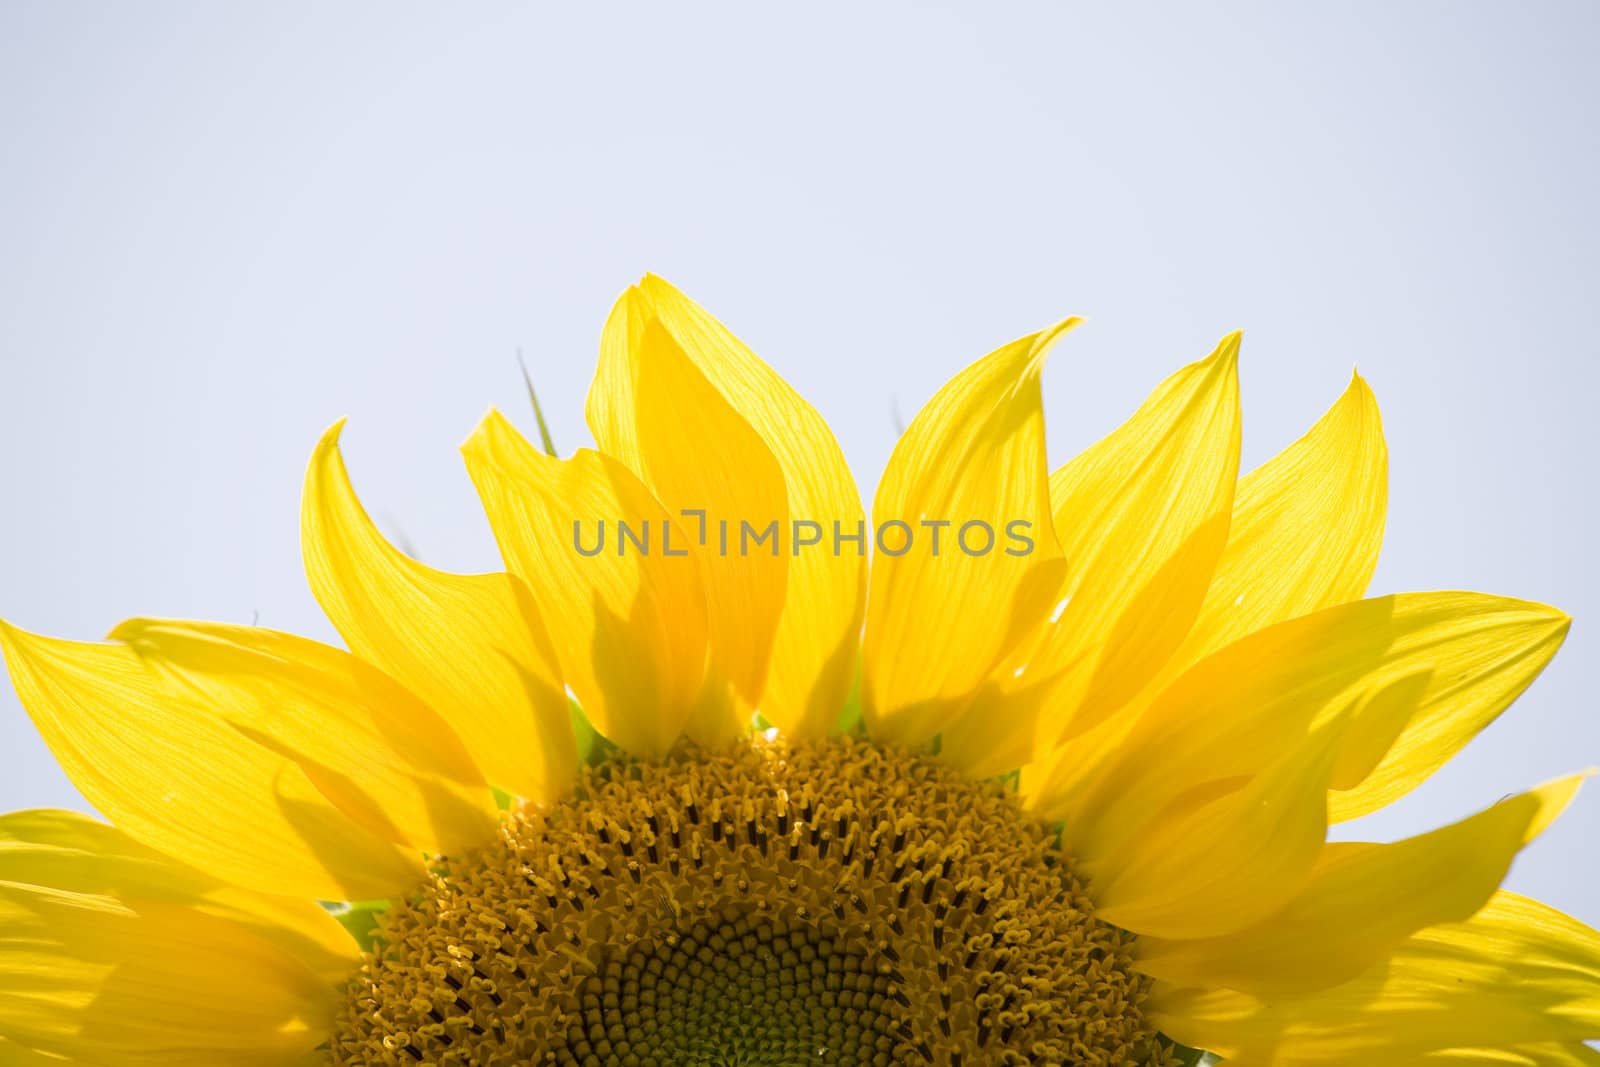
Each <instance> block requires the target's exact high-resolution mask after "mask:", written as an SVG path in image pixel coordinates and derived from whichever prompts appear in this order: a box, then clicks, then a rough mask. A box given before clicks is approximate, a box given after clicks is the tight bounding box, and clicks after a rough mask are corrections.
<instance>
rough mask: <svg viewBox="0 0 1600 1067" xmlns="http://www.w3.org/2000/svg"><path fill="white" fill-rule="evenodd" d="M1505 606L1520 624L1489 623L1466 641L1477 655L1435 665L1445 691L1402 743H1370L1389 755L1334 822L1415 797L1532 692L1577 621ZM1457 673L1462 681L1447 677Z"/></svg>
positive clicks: (1465, 651)
mask: <svg viewBox="0 0 1600 1067" xmlns="http://www.w3.org/2000/svg"><path fill="white" fill-rule="evenodd" d="M1504 603H1505V605H1506V611H1507V613H1508V615H1513V616H1515V617H1514V618H1506V619H1504V620H1503V621H1502V623H1501V624H1497V623H1495V622H1490V621H1488V620H1484V622H1485V625H1483V626H1482V627H1481V629H1480V628H1478V627H1476V626H1474V627H1473V628H1472V632H1470V633H1463V634H1462V635H1461V642H1462V643H1464V644H1466V643H1470V647H1467V648H1462V649H1460V653H1459V655H1453V656H1452V659H1451V661H1450V662H1448V663H1447V662H1440V661H1435V662H1433V663H1432V664H1430V666H1431V667H1432V669H1433V672H1434V675H1435V676H1436V677H1437V678H1438V684H1437V685H1435V686H1432V687H1430V692H1429V694H1428V699H1426V700H1423V701H1419V702H1418V706H1417V708H1416V710H1415V711H1414V713H1413V714H1412V715H1411V716H1409V717H1408V718H1407V719H1406V720H1405V724H1404V726H1403V727H1402V728H1401V729H1400V730H1399V731H1398V737H1393V738H1392V739H1390V738H1386V737H1385V736H1384V735H1383V734H1382V733H1381V732H1380V733H1379V734H1378V735H1377V736H1375V737H1372V738H1371V739H1370V742H1369V743H1370V744H1372V745H1377V744H1382V745H1383V747H1382V752H1383V755H1382V756H1381V757H1380V758H1377V759H1375V760H1374V761H1373V763H1374V764H1375V765H1374V766H1371V767H1370V768H1369V769H1368V770H1367V771H1366V773H1365V774H1363V775H1362V776H1361V777H1360V779H1359V780H1358V781H1355V782H1352V783H1348V784H1345V785H1343V786H1342V787H1341V789H1340V791H1339V792H1336V793H1334V794H1333V795H1332V796H1330V797H1329V798H1328V818H1329V819H1330V820H1331V821H1333V822H1344V821H1347V820H1349V819H1355V818H1358V817H1360V816H1362V815H1366V814H1368V813H1369V812H1373V811H1377V810H1378V809H1379V808H1381V807H1384V806H1385V805H1387V804H1389V803H1391V802H1393V801H1395V800H1397V799H1399V798H1400V797H1403V796H1405V795H1406V794H1407V793H1409V792H1411V790H1413V789H1415V788H1416V787H1417V786H1418V785H1420V784H1421V783H1422V782H1423V781H1424V780H1425V779H1426V778H1427V777H1428V776H1429V775H1431V774H1432V773H1433V772H1434V771H1436V770H1438V769H1439V768H1440V767H1442V766H1443V765H1444V763H1445V761H1447V760H1448V759H1449V758H1450V757H1451V756H1453V755H1455V754H1456V753H1457V752H1459V751H1460V750H1461V748H1462V747H1463V746H1464V745H1466V743H1467V742H1468V741H1471V740H1472V739H1473V738H1474V737H1476V736H1477V735H1478V733H1479V731H1481V730H1482V729H1483V728H1484V727H1486V726H1488V725H1489V724H1490V723H1491V722H1493V721H1494V720H1495V718H1496V716H1498V715H1499V714H1500V713H1501V712H1502V711H1504V710H1505V709H1506V708H1507V707H1509V706H1510V705H1511V702H1512V701H1514V700H1516V699H1517V697H1519V696H1520V695H1522V691H1523V690H1524V689H1526V688H1528V686H1529V685H1531V684H1533V680H1534V679H1535V678H1537V677H1538V676H1539V672H1540V671H1542V670H1544V666H1545V664H1547V663H1549V662H1550V660H1551V659H1552V658H1553V657H1554V656H1555V654H1556V650H1557V649H1559V648H1560V647H1561V644H1562V642H1563V641H1565V640H1566V637H1567V631H1568V630H1569V629H1570V628H1571V626H1572V620H1571V619H1570V618H1569V617H1568V616H1567V615H1566V614H1565V613H1564V612H1562V611H1559V610H1557V609H1555V608H1552V607H1548V606H1546V605H1544V604H1535V603H1531V602H1528V601H1506V602H1504ZM1464 625H1465V622H1464ZM1469 657H1470V658H1469ZM1453 667H1458V668H1459V671H1458V673H1454V674H1453V675H1451V674H1447V672H1449V671H1451V669H1452V668H1453ZM1439 689H1442V690H1443V692H1442V693H1436V692H1435V690H1439Z"/></svg>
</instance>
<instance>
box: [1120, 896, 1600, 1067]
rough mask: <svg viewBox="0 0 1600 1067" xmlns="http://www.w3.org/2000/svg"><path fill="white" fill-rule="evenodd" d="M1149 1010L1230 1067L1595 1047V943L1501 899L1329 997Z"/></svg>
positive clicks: (1201, 999)
mask: <svg viewBox="0 0 1600 1067" xmlns="http://www.w3.org/2000/svg"><path fill="white" fill-rule="evenodd" d="M1150 1010H1151V1018H1152V1021H1153V1022H1154V1023H1155V1024H1156V1025H1157V1026H1159V1027H1160V1028H1161V1030H1162V1031H1163V1032H1165V1033H1167V1034H1168V1035H1170V1036H1172V1037H1173V1038H1176V1039H1177V1040H1179V1041H1182V1042H1184V1043H1185V1044H1188V1045H1192V1046H1195V1047H1203V1048H1207V1049H1210V1050H1212V1051H1214V1052H1217V1053H1219V1054H1221V1055H1222V1057H1223V1058H1224V1060H1226V1061H1227V1062H1228V1063H1230V1064H1232V1063H1234V1062H1241V1063H1261V1064H1273V1065H1276V1067H1323V1065H1327V1067H1345V1065H1347V1064H1352V1063H1360V1064H1379V1065H1383V1067H1402V1065H1408V1064H1414V1063H1416V1062H1417V1061H1418V1059H1419V1058H1420V1057H1421V1056H1423V1055H1424V1054H1428V1053H1440V1052H1443V1051H1444V1050H1449V1049H1459V1050H1482V1049H1502V1050H1507V1049H1527V1048H1529V1047H1533V1048H1535V1049H1537V1048H1539V1047H1541V1046H1548V1045H1552V1044H1553V1045H1558V1046H1559V1045H1565V1044H1568V1043H1576V1042H1579V1041H1583V1040H1586V1039H1588V1040H1592V1039H1594V1038H1597V1037H1600V935H1597V934H1596V933H1595V931H1593V930H1591V929H1589V928H1588V927H1586V926H1584V925H1583V924H1582V923H1579V922H1578V921H1577V920H1575V919H1572V918H1569V917H1568V916H1566V915H1563V914H1562V913H1560V912H1558V911H1556V910H1555V909H1554V908H1550V907H1548V906H1546V905H1543V904H1540V903H1538V902H1536V901H1532V900H1528V899H1527V898H1525V897H1519V896H1517V895H1516V894H1513V893H1507V892H1504V891H1501V892H1500V893H1497V894H1496V895H1495V897H1494V899H1492V900H1491V901H1490V902H1489V904H1488V906H1486V907H1485V908H1484V909H1483V910H1482V911H1480V912H1479V913H1478V914H1477V915H1475V916H1473V917H1472V918H1471V919H1468V920H1467V921H1466V922H1462V923H1447V924H1444V925H1441V926H1433V927H1429V928H1428V929H1426V930H1423V931H1421V932H1420V933H1418V934H1416V935H1415V936H1413V937H1411V938H1408V939H1407V940H1406V941H1404V942H1402V943H1401V945H1400V946H1399V948H1398V949H1396V951H1395V952H1394V954H1393V955H1392V956H1391V957H1390V958H1389V959H1387V960H1386V961H1384V962H1382V963H1379V964H1378V965H1376V966H1374V967H1372V968H1370V969H1368V970H1367V971H1365V972H1363V973H1362V974H1361V976H1360V977H1358V978H1356V979H1354V980H1352V981H1349V982H1345V983H1343V984H1341V985H1337V986H1334V987H1332V988H1330V989H1325V990H1320V991H1318V992H1315V993H1307V994H1301V995H1291V996H1280V997H1271V998H1264V997H1257V996H1252V995H1250V994H1247V993H1240V992H1237V991H1234V990H1200V989H1194V988H1174V987H1171V986H1167V985H1163V984H1159V983H1158V984H1157V986H1156V987H1155V989H1154V990H1153V991H1152V995H1151V1001H1150ZM1446 1062H1448V1061H1446ZM1469 1062H1470V1060H1469ZM1512 1062H1515V1061H1512ZM1534 1062H1540V1061H1537V1060H1535V1061H1534ZM1547 1062H1557V1063H1558V1062H1560V1060H1550V1061H1547ZM1579 1062H1581V1061H1579Z"/></svg>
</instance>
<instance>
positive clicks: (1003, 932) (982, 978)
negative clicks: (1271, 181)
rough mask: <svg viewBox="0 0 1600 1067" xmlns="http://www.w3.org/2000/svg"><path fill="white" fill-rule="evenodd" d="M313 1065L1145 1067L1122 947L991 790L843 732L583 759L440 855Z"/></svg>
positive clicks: (394, 917) (1060, 856)
mask: <svg viewBox="0 0 1600 1067" xmlns="http://www.w3.org/2000/svg"><path fill="white" fill-rule="evenodd" d="M380 936H381V940H380V942H379V943H378V945H377V947H376V949H375V951H374V952H372V953H370V954H369V955H368V956H367V958H366V959H365V961H364V964H363V967H362V969H361V971H360V973H359V974H358V975H357V976H356V978H355V979H354V980H353V981H352V983H351V985H350V987H349V991H348V993H347V996H346V999H345V1001H344V1003H343V1006H342V1009H341V1014H340V1019H339V1021H338V1024H337V1025H336V1027H335V1036H334V1038H333V1041H332V1043H331V1058H332V1061H333V1062H334V1063H335V1064H339V1065H347V1064H348V1065H369V1064H394V1065H402V1067H409V1065H411V1064H415V1063H423V1062H426V1063H439V1064H472V1065H475V1067H510V1065H513V1064H555V1065H578V1067H650V1065H654V1067H768V1065H770V1067H793V1065H798V1064H819V1065H820V1064H850V1065H856V1064H872V1065H880V1064H881V1065H885V1067H887V1065H891V1064H893V1065H898V1064H932V1065H938V1067H979V1065H988V1064H996V1065H1012V1064H1061V1065H1069V1064H1070V1065H1084V1067H1126V1065H1141V1067H1143V1065H1149V1064H1155V1065H1162V1064H1166V1063H1168V1062H1170V1061H1171V1059H1172V1057H1171V1053H1170V1050H1169V1049H1168V1047H1167V1046H1166V1045H1165V1044H1164V1043H1163V1042H1162V1041H1161V1040H1160V1039H1159V1038H1157V1036H1156V1035H1155V1034H1154V1033H1153V1031H1152V1029H1151V1027H1150V1025H1149V1024H1148V1023H1147V1022H1146V1021H1145V1019H1144V1016H1143V1013H1142V1011H1141V1005H1142V1002H1143V999H1144V996H1145V993H1146V991H1147V988H1148V982H1147V980H1146V979H1144V978H1142V977H1140V976H1139V975H1137V974H1136V973H1135V972H1134V971H1133V969H1132V966H1131V952H1132V944H1133V939H1132V937H1131V935H1129V934H1127V933H1125V932H1123V931H1120V930H1118V929H1116V928H1115V927H1112V926H1109V925H1107V924H1105V923H1103V922H1100V921H1098V920H1097V919H1095V918H1094V915H1093V911H1092V906H1091V904H1090V901H1089V898H1088V896H1087V894H1086V893H1085V891H1084V887H1083V884H1082V882H1081V880H1080V879H1079V878H1078V877H1077V876H1076V875H1075V874H1074V872H1073V869H1072V864H1071V862H1070V860H1069V859H1068V857H1067V856H1066V855H1065V854H1064V853H1063V852H1062V851H1061V850H1060V849H1059V848H1057V847H1056V845H1055V844H1054V842H1053V840H1052V837H1051V835H1050V834H1049V833H1048V832H1047V830H1046V829H1045V828H1043V827H1040V826H1038V825H1037V824H1035V823H1033V822H1032V821H1031V820H1030V819H1028V818H1027V817H1026V816H1025V815H1024V814H1023V813H1022V812H1021V811H1020V810H1019V809H1018V808H1017V806H1016V805H1015V804H1014V803H1013V802H1012V800H1011V798H1010V796H1009V795H1008V794H1007V793H1006V791H1005V790H1004V789H1003V788H1002V787H1000V786H998V785H995V784H993V783H977V782H971V781H967V780H965V779H963V778H961V777H960V776H958V775H956V774H955V773H953V772H951V771H950V770H949V769H947V768H945V767H943V766H942V765H940V764H938V763H937V762H934V761H932V760H928V759H924V758H921V757H917V756H912V755H909V754H907V753H903V752H900V751H897V750H893V749H886V748H883V747H880V746H877V745H874V744H871V743H869V742H866V741H862V740H858V739H853V738H835V739H832V740H829V741H824V742H815V743H790V742H787V741H785V740H783V739H781V738H778V737H771V736H765V737H757V738H755V739H754V740H753V741H751V742H748V743H740V744H738V745H736V746H734V747H732V748H730V749H727V750H724V751H720V752H703V751H690V752H680V753H678V754H677V755H676V756H674V757H673V758H671V759H669V760H668V761H666V762H664V763H660V764H643V763H638V762H634V761H630V760H625V759H616V760H613V761H610V762H606V763H603V764H601V765H599V766H598V767H595V768H593V769H591V770H589V771H588V772H586V773H585V775H584V777H583V779H582V780H581V781H580V783H579V785H578V788H577V789H576V791H575V793H574V795H573V797H572V798H571V799H570V800H568V801H566V802H564V803H560V804H557V805H554V806H551V807H549V808H546V809H543V810H533V809H527V810H521V811H516V812H513V813H510V814H509V815H508V817H507V818H506V820H505V823H504V825H503V828H502V835H501V841H500V842H499V843H498V844H497V846H496V847H490V848H486V849H483V850H481V851H480V852H478V853H476V854H475V855H472V856H468V857H463V858H461V859H459V860H449V861H441V863H440V865H439V867H438V868H437V870H436V871H435V873H434V876H433V877H432V879H431V880H430V882H429V883H428V884H427V885H426V886H425V887H423V889H422V891H421V893H420V894H419V895H418V896H417V897H415V898H414V899H412V900H411V901H409V902H407V903H405V904H403V905H397V906H396V907H394V908H391V909H390V910H389V912H388V913H387V914H386V915H385V917H384V921H383V925H382V927H381V930H380Z"/></svg>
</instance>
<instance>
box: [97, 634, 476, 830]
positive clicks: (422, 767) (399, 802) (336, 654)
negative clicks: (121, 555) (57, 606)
mask: <svg viewBox="0 0 1600 1067" xmlns="http://www.w3.org/2000/svg"><path fill="white" fill-rule="evenodd" d="M111 637H112V638H113V639H114V640H120V641H125V642H127V644H128V645H129V646H130V647H131V648H132V649H133V651H134V652H135V653H136V654H137V655H138V656H139V657H140V659H142V660H144V662H145V663H146V664H147V665H148V666H150V667H152V668H154V669H155V670H156V671H157V673H159V674H161V675H162V676H163V677H164V679H165V680H166V681H167V684H168V688H169V689H171V690H173V691H176V692H180V693H183V694H185V695H188V696H190V697H191V698H199V699H201V700H204V701H205V703H206V705H207V706H208V707H209V708H211V709H212V710H213V712H214V713H215V714H216V715H218V716H220V717H221V718H223V719H224V720H226V721H227V722H228V723H229V724H230V725H232V726H233V727H234V729H236V730H238V731H239V732H240V733H241V734H243V735H244V736H245V737H248V738H250V739H252V740H254V741H255V742H256V743H258V744H260V745H261V746H263V747H265V748H270V749H272V750H274V751H276V752H279V753H281V754H283V755H286V756H289V757H290V758H292V759H293V760H294V761H295V762H296V763H297V764H299V766H300V767H301V768H302V769H303V770H304V771H305V772H306V775H307V777H309V778H310V779H311V782H312V784H314V785H315V786H316V787H317V789H318V790H319V791H320V792H321V793H322V794H323V795H324V796H326V797H327V798H328V799H329V800H331V801H333V803H334V804H335V806H337V807H338V808H339V810H340V811H343V812H344V813H345V814H346V815H349V816H350V817H351V818H353V819H355V820H356V821H357V822H360V823H362V824H363V825H365V826H366V827H367V828H368V829H369V830H371V831H372V832H373V833H375V834H377V835H378V836H379V837H382V838H384V839H385V840H388V841H394V842H397V843H404V844H409V845H412V846H414V847H416V848H418V849H422V850H424V851H427V852H433V853H450V852H459V851H461V850H463V849H467V848H470V847H472V846H474V845H478V844H481V843H483V842H484V841H486V840H488V839H489V838H490V837H492V836H493V835H494V833H495V829H496V827H497V825H498V816H497V815H496V811H495V803H494V797H493V796H492V794H491V793H490V791H489V788H488V784H487V783H486V782H485V781H484V780H483V775H482V773H481V772H480V771H479V770H478V767H477V765H476V764H475V763H473V762H472V758H471V757H470V756H469V755H468V754H467V751H466V749H465V748H464V747H463V746H462V744H461V741H460V739H459V738H458V737H456V735H455V734H454V733H453V732H451V730H450V728H449V727H448V726H446V725H445V723H444V721H443V720H441V719H440V718H439V716H438V715H437V714H436V713H435V712H434V711H433V709H432V708H429V707H428V706H427V705H425V704H423V703H421V702H420V701H418V700H417V698H416V697H414V696H413V695H412V694H411V693H409V692H407V691H406V690H405V689H403V688H401V687H400V686H398V685H396V684H395V683H394V682H393V681H392V680H391V679H390V678H389V677H388V676H387V675H385V674H384V673H383V672H382V671H379V670H377V669H376V668H374V667H372V666H370V665H369V664H367V663H364V662H363V661H361V660H359V659H357V658H356V657H355V656H352V655H350V654H349V653H348V652H343V651H341V650H339V649H336V648H330V647H329V646H327V645H324V644H320V643H318V642H316V641H312V640H309V639H307V638H304V637H296V636H295V635H293V634H286V633H280V632H278V631H276V630H268V629H264V628H262V627H255V626H230V625H226V624H223V623H210V622H186V621H177V620H170V619H129V620H128V621H126V622H124V623H122V624H121V625H119V626H118V627H117V628H116V629H115V630H113V631H112V633H111Z"/></svg>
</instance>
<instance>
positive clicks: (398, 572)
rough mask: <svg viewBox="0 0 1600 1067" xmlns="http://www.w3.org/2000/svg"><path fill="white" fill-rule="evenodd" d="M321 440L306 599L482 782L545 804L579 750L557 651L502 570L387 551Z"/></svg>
mask: <svg viewBox="0 0 1600 1067" xmlns="http://www.w3.org/2000/svg"><path fill="white" fill-rule="evenodd" d="M341 426H342V423H341V424H340V425H336V426H334V427H333V428H332V429H331V430H329V431H328V432H327V433H326V434H324V435H323V438H322V440H321V442H319V443H318V445H317V450H316V453H315V454H314V455H313V456H312V459H311V467H310V470H309V471H308V473H307V475H306V487H305V497H304V503H303V506H302V510H301V539H302V544H303V546H304V552H305V560H306V574H307V575H308V577H309V578H310V580H311V589H312V592H314V593H315V594H316V597H317V600H318V602H319V603H321V605H322V608H323V610H324V611H325V612H327V615H328V618H329V620H330V621H331V622H332V623H333V625H334V627H335V629H337V630H338V631H339V634H340V636H341V637H343V638H344V640H345V643H346V644H347V645H349V646H350V650H351V651H352V652H354V653H355V654H356V655H358V656H360V657H361V658H362V659H365V660H366V661H367V662H368V663H372V664H376V665H377V666H378V667H381V668H382V669H383V670H384V671H385V672H386V673H387V674H388V675H389V676H390V677H391V678H394V679H395V680H396V681H398V682H400V684H402V685H404V686H405V687H406V688H408V689H410V690H411V692H413V693H415V694H416V695H417V696H418V697H420V698H422V700H423V701H424V702H425V703H427V704H428V705H429V706H430V707H432V708H433V709H434V710H435V711H437V712H438V713H439V715H440V717H441V718H443V719H444V720H445V721H446V722H447V723H448V724H449V725H450V727H451V728H452V729H453V730H454V731H455V732H456V734H457V735H458V736H459V737H460V738H461V741H462V743H463V744H464V745H465V746H466V748H467V751H468V752H469V753H470V754H471V755H472V758H473V759H474V760H475V761H476V762H477V764H478V766H479V767H480V768H482V770H483V772H484V774H485V776H487V777H488V779H489V781H490V782H492V783H493V784H495V785H498V786H499V787H500V788H502V789H504V790H506V791H507V792H509V793H513V794H515V795H518V796H523V797H529V798H532V799H535V800H550V799H553V798H554V797H556V796H558V795H560V794H561V793H563V792H565V791H566V790H567V789H569V788H570V787H571V785H572V782H573V778H574V775H575V774H576V771H577V748H576V744H575V742H574V740H573V736H572V720H571V716H570V713H569V711H568V707H567V694H566V689H565V687H564V685H563V683H562V681H561V674H560V669H559V668H558V667H557V665H556V661H555V650H554V648H553V647H552V646H551V645H550V639H549V637H548V636H547V635H546V633H545V629H544V624H543V623H542V622H541V621H540V619H539V615H538V611H537V609H536V608H535V607H534V605H533V601H532V598H531V597H530V596H529V595H528V592H527V589H526V588H525V587H523V585H522V583H521V582H519V581H518V580H517V579H516V578H513V577H512V576H511V575H508V574H473V575H463V574H447V573H445V572H444V571H438V570H434V569H433V568H432V567H425V566H423V565H422V564H420V563H418V562H416V561H415V560H412V559H410V558H408V557H407V556H406V555H405V554H403V553H402V552H400V551H399V550H397V549H396V548H394V547H393V546H392V545H390V544H389V542H388V541H386V540H384V538H383V535H382V534H380V533H379V532H378V529H377V527H376V526H375V525H374V524H373V522H372V520H371V519H370V518H369V517H368V515H367V512H366V510H365V509H364V508H363V507H362V506H361V502H360V500H358V499H357V498H356V495H355V490H354V489H353V488H352V487H351V485H350V478H349V475H348V474H347V473H346V471H345V465H344V460H343V458H342V457H341V456H340V455H339V430H340V427H341Z"/></svg>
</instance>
